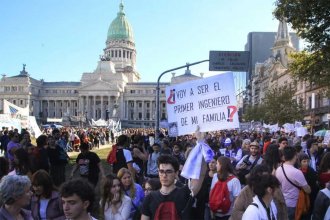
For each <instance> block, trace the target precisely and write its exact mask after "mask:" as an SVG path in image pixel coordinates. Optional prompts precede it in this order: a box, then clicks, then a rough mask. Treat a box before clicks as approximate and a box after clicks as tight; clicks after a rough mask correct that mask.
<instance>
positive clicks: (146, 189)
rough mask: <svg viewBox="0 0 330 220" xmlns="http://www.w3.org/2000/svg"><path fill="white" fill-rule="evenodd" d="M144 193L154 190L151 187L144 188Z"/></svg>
mask: <svg viewBox="0 0 330 220" xmlns="http://www.w3.org/2000/svg"><path fill="white" fill-rule="evenodd" d="M144 191H147V192H150V191H152V188H151V187H147V188H144Z"/></svg>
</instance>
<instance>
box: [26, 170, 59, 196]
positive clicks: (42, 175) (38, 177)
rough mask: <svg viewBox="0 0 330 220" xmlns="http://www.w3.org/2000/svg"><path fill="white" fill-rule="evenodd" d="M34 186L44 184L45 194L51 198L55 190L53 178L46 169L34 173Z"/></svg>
mask: <svg viewBox="0 0 330 220" xmlns="http://www.w3.org/2000/svg"><path fill="white" fill-rule="evenodd" d="M31 183H32V185H33V186H42V188H43V196H44V197H45V198H47V199H49V198H50V197H51V196H52V191H53V190H55V187H54V184H53V181H52V178H51V177H50V176H49V174H48V173H47V172H46V171H45V170H38V171H37V172H35V173H34V174H33V175H32V181H31Z"/></svg>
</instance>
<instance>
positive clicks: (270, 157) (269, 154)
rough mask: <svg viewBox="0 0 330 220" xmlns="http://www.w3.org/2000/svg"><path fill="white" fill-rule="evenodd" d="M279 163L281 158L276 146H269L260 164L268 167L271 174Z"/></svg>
mask: <svg viewBox="0 0 330 220" xmlns="http://www.w3.org/2000/svg"><path fill="white" fill-rule="evenodd" d="M280 162H281V156H280V151H279V146H278V144H270V145H269V146H268V147H267V150H266V153H265V155H264V159H263V162H262V163H263V164H265V165H266V166H267V167H268V169H269V172H272V171H273V169H277V167H278V165H279V164H280Z"/></svg>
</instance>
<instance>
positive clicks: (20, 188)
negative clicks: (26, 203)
mask: <svg viewBox="0 0 330 220" xmlns="http://www.w3.org/2000/svg"><path fill="white" fill-rule="evenodd" d="M30 187H31V182H30V179H29V178H28V177H27V176H20V175H7V176H4V177H3V178H2V179H1V182H0V201H1V203H2V204H6V205H11V204H13V203H14V202H15V201H16V199H17V198H19V197H21V196H22V195H24V193H25V191H26V188H30Z"/></svg>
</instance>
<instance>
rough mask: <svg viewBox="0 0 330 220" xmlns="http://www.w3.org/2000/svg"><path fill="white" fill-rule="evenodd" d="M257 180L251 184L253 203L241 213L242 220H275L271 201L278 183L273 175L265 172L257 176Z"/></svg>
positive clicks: (274, 210)
mask: <svg viewBox="0 0 330 220" xmlns="http://www.w3.org/2000/svg"><path fill="white" fill-rule="evenodd" d="M258 177H260V178H259V181H255V182H254V185H253V192H254V194H255V196H254V197H253V203H252V204H251V205H249V206H248V207H247V209H246V211H245V212H244V214H243V217H242V220H251V219H253V220H262V219H269V220H276V219H277V209H276V206H275V203H274V201H273V195H274V192H275V190H276V188H279V186H280V183H279V181H278V180H277V179H276V177H275V176H273V175H271V174H269V173H267V174H262V175H261V176H258Z"/></svg>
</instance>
